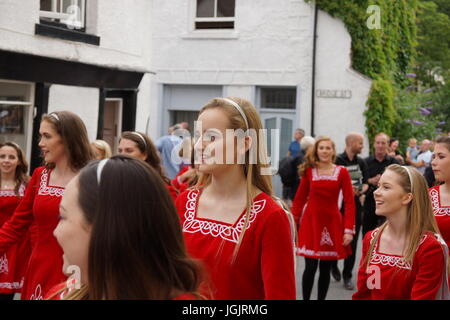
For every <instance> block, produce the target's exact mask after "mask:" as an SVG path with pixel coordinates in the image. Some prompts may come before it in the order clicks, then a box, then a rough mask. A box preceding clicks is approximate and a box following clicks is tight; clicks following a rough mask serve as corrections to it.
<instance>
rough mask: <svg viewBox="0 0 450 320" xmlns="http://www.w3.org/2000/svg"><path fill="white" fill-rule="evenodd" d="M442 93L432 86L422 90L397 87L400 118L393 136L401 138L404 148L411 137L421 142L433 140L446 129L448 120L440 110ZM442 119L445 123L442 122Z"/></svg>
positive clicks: (397, 104) (396, 103)
mask: <svg viewBox="0 0 450 320" xmlns="http://www.w3.org/2000/svg"><path fill="white" fill-rule="evenodd" d="M431 90H432V91H431ZM429 91H431V92H429ZM441 93H442V91H440V90H438V91H435V89H432V88H427V89H425V90H420V91H416V90H411V89H410V88H407V89H401V88H397V94H396V97H395V101H394V104H395V107H396V109H397V113H398V119H397V121H396V123H395V126H394V128H393V136H394V137H396V138H397V139H399V141H400V146H401V148H402V149H406V147H407V141H408V139H409V138H416V139H417V141H419V142H420V141H421V140H423V139H430V140H431V139H433V138H434V137H435V136H436V135H438V134H440V133H441V132H444V131H446V130H445V128H446V123H447V121H445V115H444V114H443V113H442V112H441V110H440V108H441V99H440V95H441ZM449 112H450V111H449ZM442 121H445V124H440V123H441V122H442Z"/></svg>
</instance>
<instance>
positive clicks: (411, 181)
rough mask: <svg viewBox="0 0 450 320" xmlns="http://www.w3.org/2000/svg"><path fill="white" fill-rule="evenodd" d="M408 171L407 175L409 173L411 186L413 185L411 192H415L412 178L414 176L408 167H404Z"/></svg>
mask: <svg viewBox="0 0 450 320" xmlns="http://www.w3.org/2000/svg"><path fill="white" fill-rule="evenodd" d="M403 168H404V169H405V170H406V173H408V177H409V184H410V185H411V192H413V178H412V174H411V172H410V171H409V169H408V167H407V166H404V167H403Z"/></svg>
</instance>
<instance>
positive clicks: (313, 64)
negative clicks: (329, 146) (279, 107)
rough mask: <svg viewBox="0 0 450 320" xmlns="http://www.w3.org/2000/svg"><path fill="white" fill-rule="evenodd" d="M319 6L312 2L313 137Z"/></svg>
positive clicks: (312, 127)
mask: <svg viewBox="0 0 450 320" xmlns="http://www.w3.org/2000/svg"><path fill="white" fill-rule="evenodd" d="M318 11H319V8H318V7H317V3H314V35H313V59H312V84H311V88H312V89H311V91H312V92H311V136H313V137H314V135H315V134H314V118H315V96H316V93H315V91H316V38H317V13H318Z"/></svg>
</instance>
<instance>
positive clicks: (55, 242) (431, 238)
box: [0, 97, 450, 300]
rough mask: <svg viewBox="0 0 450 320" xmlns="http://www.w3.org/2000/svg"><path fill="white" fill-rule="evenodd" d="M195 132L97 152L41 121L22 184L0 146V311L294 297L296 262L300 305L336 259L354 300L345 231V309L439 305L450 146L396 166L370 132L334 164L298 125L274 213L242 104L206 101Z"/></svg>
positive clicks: (51, 119)
mask: <svg viewBox="0 0 450 320" xmlns="http://www.w3.org/2000/svg"><path fill="white" fill-rule="evenodd" d="M198 121H200V122H201V123H202V127H201V131H199V132H195V134H194V136H195V138H194V139H191V138H190V137H189V138H185V137H183V136H180V132H182V131H183V130H187V128H188V125H187V123H182V124H177V125H175V126H173V127H171V128H170V130H169V132H168V135H167V136H163V137H162V138H160V139H159V140H158V141H156V142H153V141H152V139H151V138H150V137H149V136H148V135H146V134H145V133H143V132H138V131H127V132H123V133H122V135H121V137H120V140H119V145H118V149H117V150H114V152H113V150H111V147H110V146H109V145H108V143H106V142H105V141H102V140H96V141H94V142H89V139H88V135H87V130H86V127H85V125H84V123H83V121H82V120H81V119H80V118H79V117H78V116H77V115H76V114H74V113H72V112H69V111H58V112H52V113H50V114H47V115H45V116H44V117H43V118H42V120H41V123H40V128H39V134H40V140H39V148H40V149H41V155H42V158H43V165H42V166H41V167H38V168H37V169H35V170H34V172H33V173H32V175H31V177H28V176H27V172H28V164H27V162H26V160H25V159H26V157H25V155H24V153H23V151H22V150H21V148H20V147H19V146H18V145H17V144H16V143H15V142H13V141H11V142H7V143H3V144H0V226H1V228H0V256H1V258H0V299H12V298H13V296H14V294H16V293H20V294H21V298H22V299H32V300H41V299H51V300H62V299H64V300H82V299H89V300H101V299H157V300H166V299H168V300H195V299H218V300H262V299H282V300H294V299H296V298H297V297H296V283H297V281H296V274H297V273H298V272H299V270H298V263H297V259H298V258H296V256H302V257H304V259H305V269H304V270H303V275H302V277H301V281H300V283H301V286H302V297H303V299H304V300H309V299H310V298H311V292H312V288H313V286H314V279H315V274H316V272H317V269H319V279H318V299H319V300H322V299H326V296H327V292H328V288H329V284H330V278H331V276H333V277H335V278H340V277H341V272H340V270H339V268H338V265H337V261H338V260H341V259H344V269H343V272H342V277H343V279H344V286H345V288H346V289H349V290H354V285H353V282H352V273H353V268H354V265H355V257H356V252H357V250H358V248H357V244H358V238H359V234H360V231H361V230H362V236H363V238H364V239H363V246H362V252H363V253H362V259H361V262H360V265H359V271H358V279H357V285H356V293H355V294H354V295H353V298H354V299H448V298H449V297H448V273H447V271H448V261H447V260H448V244H449V243H450V136H449V137H446V136H441V137H438V138H437V139H435V140H434V141H433V143H432V142H431V141H429V140H424V141H422V143H421V146H420V150H419V149H417V146H416V144H417V141H415V139H410V141H409V146H408V149H407V150H406V153H405V154H402V153H401V152H399V145H398V140H395V139H390V138H389V137H388V136H387V135H386V134H385V133H379V134H378V135H377V136H376V137H375V139H374V145H373V148H374V152H373V154H372V155H371V156H369V157H367V158H366V159H363V158H361V157H360V156H359V154H361V152H362V150H363V147H364V137H363V136H362V135H361V134H359V133H349V134H348V135H347V137H346V140H345V144H346V148H345V150H343V152H342V153H341V154H338V153H337V151H336V147H335V143H334V141H333V140H332V139H331V138H330V137H316V138H314V137H310V136H305V132H304V131H303V130H301V129H298V130H297V131H296V133H295V141H293V142H292V143H291V145H290V147H289V154H288V157H289V158H288V160H286V161H284V162H283V166H281V164H280V172H288V173H290V175H289V177H282V180H283V181H285V182H286V181H289V183H288V184H287V183H286V185H285V188H284V190H283V198H285V200H286V201H282V200H281V199H279V198H278V197H277V196H276V195H275V193H274V190H273V187H272V176H271V175H268V174H267V172H268V171H270V170H269V169H270V166H269V162H268V156H267V150H266V146H265V141H262V140H263V139H261V140H260V139H259V136H254V135H252V134H250V133H249V132H250V131H251V130H255V131H256V132H258V131H259V130H262V129H263V126H262V122H261V119H260V117H259V115H258V113H257V110H256V108H255V107H254V106H253V105H252V103H251V102H249V101H247V100H245V99H241V98H235V97H229V98H215V99H212V100H211V101H209V102H208V103H207V104H206V105H204V106H203V107H202V108H201V110H200V112H199V117H198ZM229 130H233V131H234V132H237V131H240V132H244V133H245V134H244V135H231V136H230V135H228V134H225V133H226V132H228V131H229ZM432 144H433V145H432ZM255 148H256V150H257V152H253V150H255ZM431 149H432V150H433V151H431ZM116 153H117V155H114V156H113V154H116ZM230 159H232V160H233V161H229V160H230ZM429 168H431V174H432V179H425V177H424V176H427V170H428V171H429ZM284 169H285V170H284ZM283 170H284V171H283ZM280 175H281V174H280Z"/></svg>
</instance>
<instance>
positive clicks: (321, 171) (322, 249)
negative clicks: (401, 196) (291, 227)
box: [292, 137, 355, 300]
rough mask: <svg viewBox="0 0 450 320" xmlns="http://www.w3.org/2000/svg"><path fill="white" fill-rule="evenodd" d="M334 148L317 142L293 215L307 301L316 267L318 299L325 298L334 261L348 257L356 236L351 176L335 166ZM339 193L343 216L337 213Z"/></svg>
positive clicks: (303, 173) (305, 167) (323, 139)
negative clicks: (318, 273)
mask: <svg viewBox="0 0 450 320" xmlns="http://www.w3.org/2000/svg"><path fill="white" fill-rule="evenodd" d="M335 159H336V149H335V145H334V142H333V141H332V140H331V139H330V138H327V137H321V138H319V139H317V140H316V143H315V144H314V147H313V148H310V149H309V150H308V153H307V154H306V157H305V161H304V163H303V164H302V165H301V167H300V176H301V177H302V178H301V182H300V187H299V188H298V190H297V193H296V195H295V198H294V201H293V204H292V213H293V214H294V217H295V218H296V221H297V225H298V226H299V228H298V245H297V255H300V256H304V257H305V271H304V273H303V277H302V280H303V283H302V285H303V288H302V289H303V299H305V300H309V299H310V296H311V291H312V288H313V285H314V277H315V274H316V271H317V267H319V271H320V275H319V284H318V300H324V299H325V298H326V295H327V292H328V287H329V285H330V270H331V266H332V263H331V262H332V261H333V260H339V259H345V258H346V257H347V256H348V255H349V254H351V248H350V245H349V244H350V243H351V241H352V240H353V234H354V233H355V231H354V230H355V202H354V197H353V187H352V181H351V178H350V174H349V173H348V171H347V169H346V168H345V167H342V166H338V165H335V164H334V161H335ZM341 192H342V194H343V201H344V205H345V206H344V208H345V212H344V217H343V219H342V214H341V212H340V211H339V205H338V202H339V195H340V193H341Z"/></svg>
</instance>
